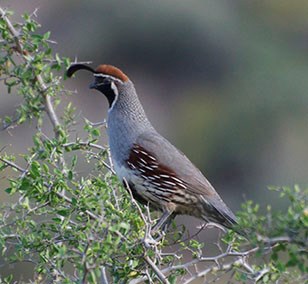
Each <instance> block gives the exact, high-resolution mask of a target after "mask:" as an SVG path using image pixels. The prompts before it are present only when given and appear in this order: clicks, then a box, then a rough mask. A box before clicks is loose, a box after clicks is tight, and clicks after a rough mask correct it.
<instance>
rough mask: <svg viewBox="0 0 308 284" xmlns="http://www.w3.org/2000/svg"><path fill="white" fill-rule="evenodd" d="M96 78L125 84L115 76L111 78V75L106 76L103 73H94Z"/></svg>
mask: <svg viewBox="0 0 308 284" xmlns="http://www.w3.org/2000/svg"><path fill="white" fill-rule="evenodd" d="M94 76H95V77H103V78H110V79H111V80H113V81H117V82H120V83H123V82H122V80H120V79H119V78H116V77H113V76H110V75H106V74H102V73H94Z"/></svg>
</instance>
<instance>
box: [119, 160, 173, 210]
mask: <svg viewBox="0 0 308 284" xmlns="http://www.w3.org/2000/svg"><path fill="white" fill-rule="evenodd" d="M114 168H115V171H116V174H117V176H118V178H119V180H121V181H123V183H124V185H125V186H126V187H127V185H128V186H129V190H130V191H131V192H132V194H133V196H134V198H135V199H136V200H138V201H140V202H141V203H143V204H145V205H147V204H150V205H151V207H154V208H155V209H159V210H165V209H167V208H168V204H169V203H170V197H171V194H170V193H169V192H164V191H161V190H159V188H158V186H155V185H153V184H151V183H149V182H148V181H147V180H146V179H144V178H143V177H142V176H140V175H138V174H137V173H135V172H134V171H132V170H130V169H128V168H126V167H125V166H119V165H117V164H116V163H114Z"/></svg>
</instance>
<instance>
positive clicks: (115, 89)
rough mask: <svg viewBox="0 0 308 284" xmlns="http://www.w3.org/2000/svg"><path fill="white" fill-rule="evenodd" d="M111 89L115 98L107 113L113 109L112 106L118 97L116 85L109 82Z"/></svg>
mask: <svg viewBox="0 0 308 284" xmlns="http://www.w3.org/2000/svg"><path fill="white" fill-rule="evenodd" d="M111 89H112V90H113V91H114V94H115V98H114V100H113V102H112V104H111V106H110V108H109V110H108V111H111V110H112V109H113V106H114V104H115V103H116V101H117V100H118V97H119V91H118V88H117V86H116V84H115V83H114V82H111Z"/></svg>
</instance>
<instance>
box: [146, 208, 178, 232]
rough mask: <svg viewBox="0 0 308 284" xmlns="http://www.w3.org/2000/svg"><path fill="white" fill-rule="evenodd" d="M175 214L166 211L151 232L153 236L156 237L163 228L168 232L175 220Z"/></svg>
mask: <svg viewBox="0 0 308 284" xmlns="http://www.w3.org/2000/svg"><path fill="white" fill-rule="evenodd" d="M174 216H175V214H174V213H173V212H172V211H167V210H166V211H164V212H163V215H162V216H161V217H160V219H159V220H158V221H157V223H156V224H155V225H154V227H153V229H152V230H151V235H154V234H155V233H156V232H157V231H158V230H159V229H160V228H163V232H166V231H167V229H168V226H169V224H170V222H171V220H172V219H173V218H174Z"/></svg>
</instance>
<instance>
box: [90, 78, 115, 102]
mask: <svg viewBox="0 0 308 284" xmlns="http://www.w3.org/2000/svg"><path fill="white" fill-rule="evenodd" d="M111 84H112V81H111V80H110V79H109V78H104V77H95V82H94V83H93V84H91V86H90V88H91V89H96V90H98V91H100V92H101V93H103V94H104V95H105V96H106V98H107V100H108V103H109V107H111V105H112V103H113V101H114V100H115V98H116V94H115V90H114V89H113V88H112V85H111Z"/></svg>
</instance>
